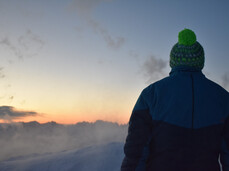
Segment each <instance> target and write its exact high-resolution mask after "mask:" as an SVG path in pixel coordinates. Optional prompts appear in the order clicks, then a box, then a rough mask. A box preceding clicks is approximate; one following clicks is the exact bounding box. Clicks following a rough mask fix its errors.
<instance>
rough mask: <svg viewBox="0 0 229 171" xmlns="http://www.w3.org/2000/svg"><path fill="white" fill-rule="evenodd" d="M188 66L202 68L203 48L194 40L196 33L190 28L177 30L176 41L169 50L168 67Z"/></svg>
mask: <svg viewBox="0 0 229 171" xmlns="http://www.w3.org/2000/svg"><path fill="white" fill-rule="evenodd" d="M178 66H188V67H192V68H194V69H198V70H202V69H203V67H204V49H203V47H202V46H201V44H200V43H199V42H197V41H196V35H195V33H194V32H193V31H192V30H189V29H184V30H182V31H181V32H179V35H178V43H176V44H175V45H174V46H173V48H172V50H171V52H170V67H171V68H175V67H178Z"/></svg>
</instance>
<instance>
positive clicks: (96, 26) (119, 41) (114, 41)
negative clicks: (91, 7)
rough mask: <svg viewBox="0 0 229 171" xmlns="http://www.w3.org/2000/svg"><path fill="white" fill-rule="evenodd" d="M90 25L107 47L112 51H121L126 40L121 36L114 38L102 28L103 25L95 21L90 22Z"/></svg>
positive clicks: (90, 20)
mask: <svg viewBox="0 0 229 171" xmlns="http://www.w3.org/2000/svg"><path fill="white" fill-rule="evenodd" d="M88 24H89V25H90V26H91V28H93V30H94V31H95V33H97V34H99V35H100V36H101V37H102V38H103V40H104V41H105V42H106V44H107V46H108V47H110V48H112V49H119V48H120V47H122V45H123V44H124V43H125V38H124V37H120V36H116V37H114V36H112V35H111V34H110V33H109V31H108V30H107V29H105V28H103V27H102V26H101V24H100V23H99V22H97V21H95V20H93V19H89V20H88Z"/></svg>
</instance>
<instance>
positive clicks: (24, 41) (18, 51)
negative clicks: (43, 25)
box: [0, 29, 45, 62]
mask: <svg viewBox="0 0 229 171" xmlns="http://www.w3.org/2000/svg"><path fill="white" fill-rule="evenodd" d="M44 44H45V43H44V41H43V40H42V39H41V38H40V37H39V36H38V35H36V34H34V33H33V32H32V31H31V30H30V29H28V30H27V31H26V32H25V34H24V35H21V36H19V37H18V38H16V39H15V40H14V41H12V40H11V39H10V38H9V37H8V36H5V37H4V38H2V39H1V40H0V45H1V46H3V47H6V48H7V49H8V50H9V51H10V52H11V53H13V54H14V55H15V56H16V57H17V58H18V59H23V58H24V57H32V56H35V55H37V54H38V52H39V51H40V50H41V49H42V48H43V46H44ZM10 61H11V62H12V60H10Z"/></svg>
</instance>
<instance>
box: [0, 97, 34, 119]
mask: <svg viewBox="0 0 229 171" xmlns="http://www.w3.org/2000/svg"><path fill="white" fill-rule="evenodd" d="M10 98H12V99H13V96H12V97H10ZM36 115H38V113H36V112H32V111H19V110H16V109H15V108H14V107H12V106H0V119H1V120H4V121H12V120H14V119H17V118H23V117H27V116H36Z"/></svg>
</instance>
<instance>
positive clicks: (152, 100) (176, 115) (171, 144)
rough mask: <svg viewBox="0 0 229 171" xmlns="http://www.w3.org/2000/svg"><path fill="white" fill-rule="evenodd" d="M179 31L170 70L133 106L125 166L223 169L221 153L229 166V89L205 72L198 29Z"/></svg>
mask: <svg viewBox="0 0 229 171" xmlns="http://www.w3.org/2000/svg"><path fill="white" fill-rule="evenodd" d="M179 36H180V37H179V43H177V44H176V45H175V46H174V47H173V49H172V51H171V54H170V66H171V67H172V71H171V72H170V76H169V77H166V78H164V79H162V80H160V81H158V82H155V83H153V84H151V85H150V86H148V87H147V88H145V89H144V90H143V91H142V93H141V95H140V97H139V99H138V101H137V103H136V105H135V107H134V110H133V112H132V115H131V118H130V122H129V130H128V136H127V139H126V144H125V148H124V152H125V158H124V160H123V163H122V167H121V170H122V171H129V170H131V171H132V170H150V171H151V170H152V171H189V170H190V171H219V170H220V166H219V162H218V160H219V155H220V154H222V155H221V160H222V164H223V167H224V170H226V169H229V168H227V163H228V161H227V160H229V158H228V156H226V155H225V154H227V150H226V148H227V146H228V147H229V135H228V134H229V125H228V122H229V121H228V116H229V94H228V92H227V91H226V90H224V89H223V88H222V87H220V86H219V85H217V84H216V83H214V82H212V81H210V80H209V79H207V78H206V77H205V76H204V74H203V73H202V71H201V70H202V68H203V66H204V52H203V49H202V47H201V45H200V44H199V43H198V42H196V40H195V38H194V39H192V38H193V37H194V36H195V34H194V33H193V32H192V31H190V30H188V29H185V30H184V31H182V32H180V34H179ZM187 37H188V42H187V41H186V42H185V40H184V41H183V39H187ZM181 39H182V40H181ZM182 41H183V42H182ZM224 140H225V141H226V143H225V144H224ZM226 144H227V145H226ZM223 145H224V147H222V146H223ZM222 150H224V151H223V152H222Z"/></svg>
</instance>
